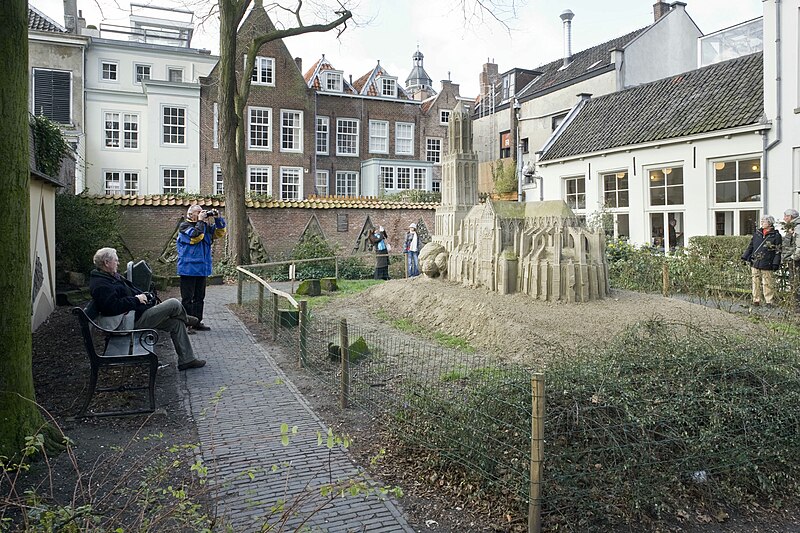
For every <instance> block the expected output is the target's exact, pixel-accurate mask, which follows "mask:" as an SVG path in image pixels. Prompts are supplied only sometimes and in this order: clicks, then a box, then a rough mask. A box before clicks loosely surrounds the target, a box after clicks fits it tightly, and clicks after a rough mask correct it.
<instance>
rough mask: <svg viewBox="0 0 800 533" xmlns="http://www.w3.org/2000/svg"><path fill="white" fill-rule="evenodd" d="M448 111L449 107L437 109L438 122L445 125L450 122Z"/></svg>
mask: <svg viewBox="0 0 800 533" xmlns="http://www.w3.org/2000/svg"><path fill="white" fill-rule="evenodd" d="M450 113H451V111H450V110H449V109H440V110H439V124H444V125H445V126H446V125H448V124H450Z"/></svg>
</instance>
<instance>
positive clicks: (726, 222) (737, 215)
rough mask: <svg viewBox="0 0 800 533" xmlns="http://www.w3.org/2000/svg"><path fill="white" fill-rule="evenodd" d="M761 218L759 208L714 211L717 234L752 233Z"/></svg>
mask: <svg viewBox="0 0 800 533" xmlns="http://www.w3.org/2000/svg"><path fill="white" fill-rule="evenodd" d="M760 220H761V212H760V210H758V209H740V210H730V211H714V230H715V235H752V234H753V232H754V231H755V230H756V228H757V227H758V225H759V221H760Z"/></svg>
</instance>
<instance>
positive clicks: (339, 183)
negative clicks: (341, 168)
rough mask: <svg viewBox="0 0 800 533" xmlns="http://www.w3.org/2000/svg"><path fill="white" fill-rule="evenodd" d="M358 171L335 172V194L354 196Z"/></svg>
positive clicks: (356, 192)
mask: <svg viewBox="0 0 800 533" xmlns="http://www.w3.org/2000/svg"><path fill="white" fill-rule="evenodd" d="M357 183H358V172H337V173H336V196H356V195H357V194H358V191H357V190H356V185H357Z"/></svg>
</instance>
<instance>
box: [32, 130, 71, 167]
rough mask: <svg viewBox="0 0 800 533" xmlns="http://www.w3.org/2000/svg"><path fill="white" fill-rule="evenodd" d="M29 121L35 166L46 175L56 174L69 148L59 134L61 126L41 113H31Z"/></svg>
mask: <svg viewBox="0 0 800 533" xmlns="http://www.w3.org/2000/svg"><path fill="white" fill-rule="evenodd" d="M30 123H31V127H32V128H33V140H34V146H35V147H36V167H37V168H38V169H39V170H40V171H41V172H43V173H44V174H47V175H48V176H51V177H56V176H58V174H59V172H60V171H61V160H62V159H63V158H64V156H65V155H66V154H67V153H68V152H69V150H70V148H69V145H68V144H67V142H66V141H65V140H64V137H63V135H62V134H61V128H59V127H58V124H56V123H55V122H53V121H51V120H50V119H49V118H47V117H45V116H42V115H39V116H35V115H31V117H30Z"/></svg>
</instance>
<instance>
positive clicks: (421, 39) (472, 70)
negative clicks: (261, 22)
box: [29, 0, 762, 97]
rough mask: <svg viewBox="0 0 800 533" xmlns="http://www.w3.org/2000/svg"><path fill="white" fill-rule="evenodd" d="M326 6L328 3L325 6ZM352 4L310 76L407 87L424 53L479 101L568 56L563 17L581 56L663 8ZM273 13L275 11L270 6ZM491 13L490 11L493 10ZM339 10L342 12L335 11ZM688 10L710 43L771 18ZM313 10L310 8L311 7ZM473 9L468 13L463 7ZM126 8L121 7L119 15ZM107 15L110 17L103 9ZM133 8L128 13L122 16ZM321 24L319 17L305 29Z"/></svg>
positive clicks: (742, 8)
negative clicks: (493, 69) (389, 80)
mask: <svg viewBox="0 0 800 533" xmlns="http://www.w3.org/2000/svg"><path fill="white" fill-rule="evenodd" d="M189 1H200V0H187V1H185V2H181V3H173V4H171V5H173V6H175V7H181V8H183V9H193V10H194V11H196V13H198V14H200V13H202V12H203V9H205V10H206V11H207V10H208V5H209V4H199V3H198V4H196V6H195V7H192V6H191V5H189V4H188V3H187V2H189ZM318 1H319V0H318ZM356 1H357V2H358V3H357V4H351V6H350V7H351V10H352V11H353V15H354V21H355V22H354V23H352V22H351V23H349V26H348V28H347V30H346V31H345V32H344V33H343V34H342V35H341V36H339V37H338V38H337V37H336V35H335V33H330V32H329V33H327V34H306V35H299V36H295V37H291V38H289V39H287V40H286V41H285V43H286V46H287V47H288V48H289V52H290V53H291V54H292V55H293V56H295V57H301V58H302V59H303V70H307V69H308V68H309V67H311V65H313V64H314V63H315V62H316V61H317V60H318V59H319V58H320V57H321V56H322V54H325V57H326V58H327V59H328V60H329V61H330V62H331V63H332V64H333V66H334V67H335V68H336V69H338V70H342V71H344V73H345V77H347V76H349V75H352V77H353V79H358V78H359V77H361V76H362V75H363V74H365V73H367V72H369V71H371V70H372V69H373V68H374V67H375V65H376V64H377V62H378V61H380V63H381V65H382V66H383V67H384V69H385V70H386V71H387V72H388V73H389V74H390V75H392V76H396V77H397V78H398V80H399V82H400V83H404V82H405V79H406V77H407V76H408V74H409V72H410V71H411V68H412V65H413V63H412V59H411V56H412V55H413V54H414V52H415V51H416V50H417V47H419V50H420V51H421V52H422V53H423V55H424V56H425V59H424V67H425V70H426V71H427V73H428V75H429V76H430V77H431V79H432V80H433V87H434V89H436V90H438V89H439V88H440V87H441V84H440V81H441V80H446V79H450V80H451V81H453V82H454V83H457V84H459V85H460V91H461V95H462V96H468V97H474V96H476V95H477V94H478V76H479V74H480V72H481V70H482V67H483V64H484V63H486V62H487V61H491V62H494V63H497V65H498V68H499V71H500V72H504V71H506V70H509V69H511V68H514V67H520V68H529V69H533V68H536V67H537V66H540V65H543V64H545V63H549V62H550V61H553V60H556V59H558V58H560V57H562V56H563V47H564V45H563V38H562V22H561V20H560V19H559V15H560V14H561V13H562V12H563V11H564V10H565V9H570V10H571V11H572V12H573V13H574V14H575V17H574V19H573V20H572V51H573V53H574V52H578V51H580V50H584V49H586V48H590V47H592V46H594V45H597V44H600V43H602V42H605V41H608V40H610V39H613V38H614V37H618V36H620V35H624V34H625V33H628V32H630V31H633V30H636V29H639V28H643V27H645V26H647V25H648V24H650V23H652V21H653V3H654V0H606V1H598V0H549V1H542V0H493V2H494V3H498V2H499V3H501V4H504V5H506V6H508V5H510V4H512V3H513V4H514V10H513V11H511V10H509V9H505V10H498V11H497V12H496V13H497V15H498V17H499V18H501V19H502V20H504V21H505V25H504V24H501V23H500V22H498V21H497V20H495V19H494V18H493V17H492V16H490V15H487V14H486V13H485V12H480V11H477V12H471V7H472V6H474V5H475V4H476V0H463V2H462V1H461V0H356ZM29 2H30V4H31V5H33V6H34V7H36V8H37V9H39V10H40V11H42V12H44V13H45V14H46V15H48V16H50V17H51V18H52V19H53V20H55V21H56V22H58V23H60V24H62V25H63V21H64V16H63V3H62V0H29ZM150 2H152V3H153V4H154V5H159V6H163V5H170V4H169V0H158V1H154V0H135V2H134V3H140V4H146V3H150ZM265 3H267V4H268V3H269V1H268V2H265ZM484 3H488V2H486V1H484ZM332 4H333V5H335V2H332ZM686 4H687V6H686V10H687V12H688V13H689V15H690V16H691V18H692V20H694V22H695V23H696V24H697V26H698V27H699V28H700V30H701V31H702V32H703V33H711V32H714V31H717V30H720V29H723V28H727V27H729V26H732V25H734V24H738V23H739V22H744V21H746V20H750V19H753V18H756V17H759V16H761V14H762V0H686ZM306 5H308V3H306ZM465 5H466V6H467V9H466V11H465V10H463V9H462V8H463V6H465ZM117 6H119V7H117ZM100 8H102V9H100ZM122 8H124V9H122ZM78 9H79V10H81V11H82V12H83V16H84V18H85V19H86V22H87V24H94V25H95V26H99V24H100V23H109V24H120V25H127V24H128V15H129V14H130V8H129V3H128V2H127V1H126V0H91V1H89V0H78ZM305 22H307V23H311V22H314V18H313V17H309V18H308V20H305ZM218 40H219V39H218V26H217V25H216V24H215V21H214V20H213V19H212V20H208V21H206V22H204V23H203V26H202V27H200V28H199V29H198V30H197V31H196V32H195V37H194V39H193V41H192V46H193V47H194V48H207V49H210V50H211V51H212V53H215V54H216V53H217V52H218V50H219V46H218Z"/></svg>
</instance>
